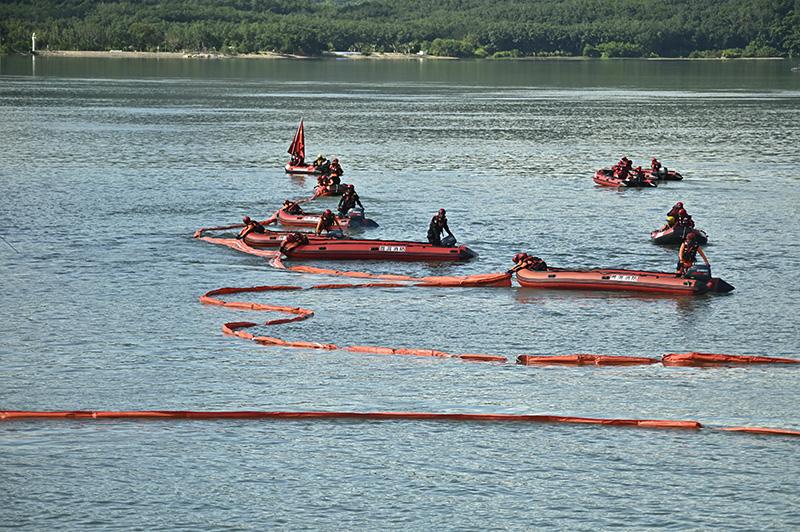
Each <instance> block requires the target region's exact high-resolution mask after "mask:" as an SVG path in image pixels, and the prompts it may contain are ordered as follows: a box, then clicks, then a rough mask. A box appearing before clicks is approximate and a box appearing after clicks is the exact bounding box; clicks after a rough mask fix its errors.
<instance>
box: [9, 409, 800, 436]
mask: <svg viewBox="0 0 800 532" xmlns="http://www.w3.org/2000/svg"><path fill="white" fill-rule="evenodd" d="M84 419H142V420H180V419H189V420H227V419H252V420H258V419H266V420H278V421H281V420H283V421H298V420H300V421H305V420H314V421H316V420H334V419H343V420H354V421H397V420H404V421H450V422H492V423H568V424H582V425H606V426H619V427H636V428H647V429H678V430H700V429H707V430H721V431H725V432H746V433H752V434H762V435H771V436H800V431H798V430H790V429H776V428H766V427H723V428H719V429H714V428H711V427H706V426H704V425H703V424H701V423H700V422H698V421H686V420H670V419H613V418H612V419H607V418H593V417H574V416H556V415H534V414H446V413H435V412H283V411H261V410H243V411H223V412H219V411H217V412H215V411H208V412H203V411H194V410H139V411H136V410H134V411H94V410H63V411H28V410H6V411H0V422H1V421H26V420H84Z"/></svg>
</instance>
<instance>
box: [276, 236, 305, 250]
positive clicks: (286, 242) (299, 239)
mask: <svg viewBox="0 0 800 532" xmlns="http://www.w3.org/2000/svg"><path fill="white" fill-rule="evenodd" d="M305 244H308V236H306V235H305V233H299V232H297V233H289V234H288V235H286V238H284V239H283V242H281V247H280V252H281V253H283V254H284V255H286V254H288V253H289V252H290V251H292V250H293V249H294V248H296V247H297V246H302V245H305Z"/></svg>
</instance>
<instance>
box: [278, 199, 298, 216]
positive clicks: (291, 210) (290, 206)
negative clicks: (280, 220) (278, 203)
mask: <svg viewBox="0 0 800 532" xmlns="http://www.w3.org/2000/svg"><path fill="white" fill-rule="evenodd" d="M281 210H282V211H283V212H285V213H286V214H296V215H300V214H303V209H302V208H301V207H300V205H299V204H298V203H297V202H295V201H292V200H288V199H287V200H286V201H284V202H283V207H281Z"/></svg>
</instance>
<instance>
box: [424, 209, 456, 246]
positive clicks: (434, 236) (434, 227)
mask: <svg viewBox="0 0 800 532" xmlns="http://www.w3.org/2000/svg"><path fill="white" fill-rule="evenodd" d="M444 232H447V234H448V235H449V236H450V237H452V238H455V237H454V236H453V233H452V232H451V231H450V227H448V225H447V211H445V210H444V209H439V212H438V213H436V215H434V217H433V218H431V223H430V225H429V226H428V242H430V243H431V244H433V245H434V246H441V245H442V233H444Z"/></svg>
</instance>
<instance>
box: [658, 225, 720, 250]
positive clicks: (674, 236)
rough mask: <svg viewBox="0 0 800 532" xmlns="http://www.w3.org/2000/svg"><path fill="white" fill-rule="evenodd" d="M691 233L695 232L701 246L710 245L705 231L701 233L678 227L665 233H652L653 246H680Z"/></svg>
mask: <svg viewBox="0 0 800 532" xmlns="http://www.w3.org/2000/svg"><path fill="white" fill-rule="evenodd" d="M690 232H694V233H695V234H696V235H697V239H698V242H699V243H700V244H701V245H703V246H704V245H706V244H707V243H708V235H707V234H706V233H705V231H701V230H700V229H691V228H689V227H676V226H672V227H668V228H667V229H664V230H663V231H662V230H660V229H656V230H655V231H651V232H650V240H651V241H652V242H653V244H659V245H673V244H680V243H681V242H683V239H684V238H686V235H687V234H689V233H690Z"/></svg>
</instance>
